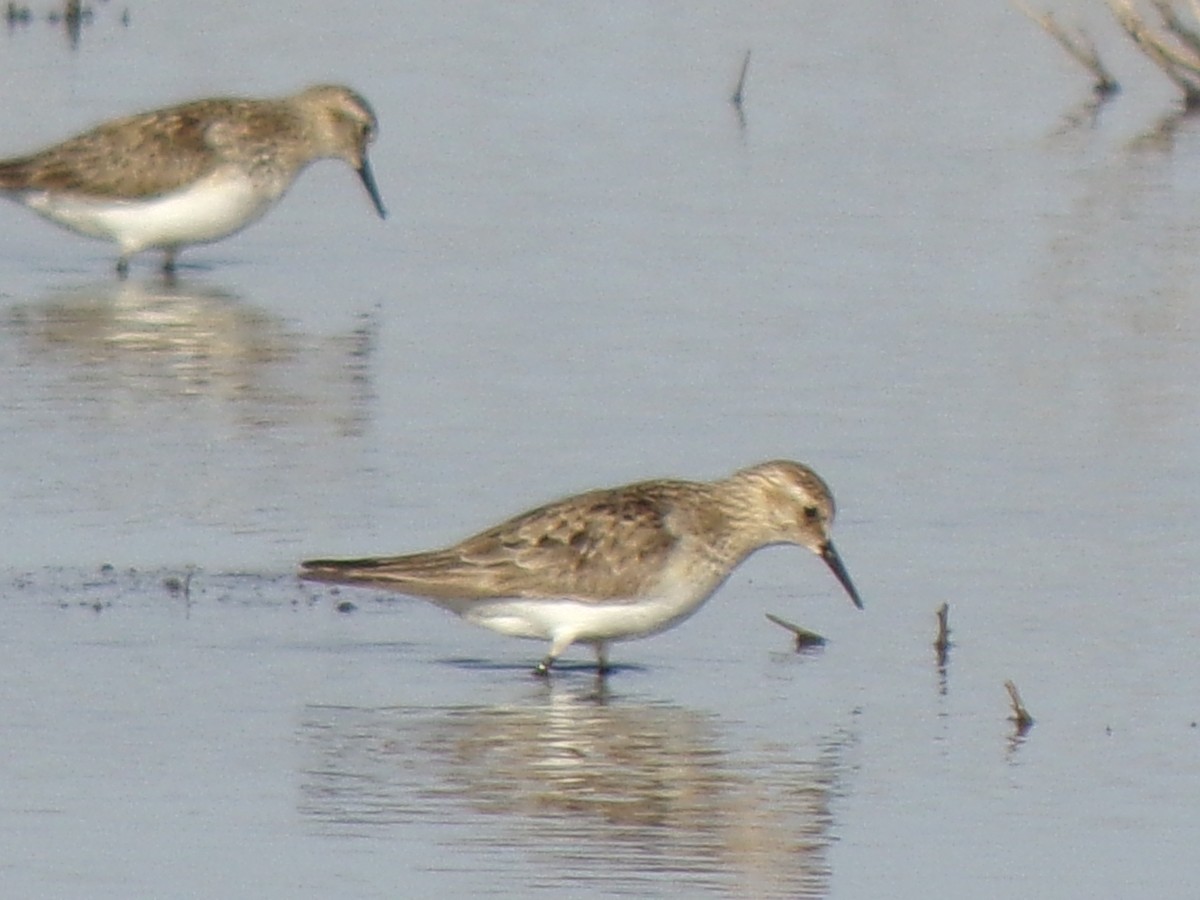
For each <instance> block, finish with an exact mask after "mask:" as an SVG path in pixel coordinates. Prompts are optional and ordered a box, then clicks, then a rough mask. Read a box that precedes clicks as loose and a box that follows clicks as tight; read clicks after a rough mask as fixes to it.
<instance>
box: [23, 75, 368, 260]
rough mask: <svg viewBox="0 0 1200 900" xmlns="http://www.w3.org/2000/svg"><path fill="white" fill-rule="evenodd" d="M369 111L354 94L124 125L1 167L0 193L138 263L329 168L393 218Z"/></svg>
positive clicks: (244, 215)
mask: <svg viewBox="0 0 1200 900" xmlns="http://www.w3.org/2000/svg"><path fill="white" fill-rule="evenodd" d="M376 130H377V122H376V119H375V113H374V112H372V110H371V107H370V105H369V104H368V103H367V101H366V100H364V99H363V98H362V97H360V96H359V95H358V94H356V93H355V92H354V91H352V90H350V89H349V88H346V87H339V86H332V85H322V86H318V87H310V88H308V89H307V90H304V91H301V92H300V93H298V94H294V95H292V96H290V97H283V98H281V99H274V100H249V99H238V98H229V97H222V98H213V99H208V100H196V101H194V102H191V103H184V104H182V105H180V106H172V107H168V108H166V109H159V110H154V111H152V112H146V113H141V114H139V115H135V116H129V117H128V118H123V119H114V120H112V121H110V122H105V123H104V124H102V125H99V126H97V127H96V128H93V129H92V130H91V131H87V132H84V133H83V134H80V135H77V136H75V137H73V138H70V139H68V140H66V141H63V142H62V143H61V144H55V145H54V146H53V147H47V148H46V149H44V150H41V151H39V152H37V153H33V154H30V155H29V156H20V157H15V158H12V159H7V160H0V194H3V195H5V196H7V197H8V198H9V199H12V200H15V201H17V202H18V203H22V204H24V205H25V206H27V207H29V208H30V209H32V210H33V211H34V212H36V213H38V214H39V215H41V216H43V217H45V218H47V219H49V220H50V221H52V222H54V223H56V224H58V225H62V226H63V227H64V228H69V229H70V230H72V231H76V232H78V233H80V234H85V235H89V236H91V237H97V238H102V239H105V240H110V241H114V242H116V244H117V246H118V247H119V248H120V257H119V259H118V262H117V272H118V274H120V275H122V276H123V275H125V273H126V272H127V271H128V269H129V259H130V257H131V256H133V254H135V253H137V252H139V251H141V250H147V249H152V248H156V249H160V250H163V251H165V253H166V259H165V262H164V266H163V268H164V270H165V271H167V272H170V271H172V270H173V268H174V266H175V257H176V255H177V254H178V252H179V250H180V248H181V247H184V246H187V245H188V244H204V243H209V242H211V241H216V240H220V239H221V238H223V237H227V236H229V235H231V234H233V233H234V232H236V231H239V230H241V229H242V228H244V227H246V226H247V225H249V224H250V223H251V222H254V221H256V220H257V219H259V218H261V217H262V216H263V215H264V214H265V213H266V212H267V210H269V209H270V208H271V207H272V206H273V205H274V204H275V203H276V202H277V201H278V200H279V199H280V197H282V196H283V194H284V192H286V191H287V189H288V187H290V186H291V184H292V182H293V181H294V180H295V179H296V176H297V175H299V174H300V172H302V171H303V170H304V169H305V168H306V167H307V166H308V165H309V164H310V163H312V162H314V161H315V160H318V159H341V160H344V161H345V162H346V163H348V164H349V165H350V166H351V167H352V168H353V169H354V170H355V171H356V172H357V173H358V176H359V178H361V179H362V183H363V185H364V186H365V187H366V189H367V193H368V194H370V196H371V201H372V202H373V203H374V204H375V209H376V211H377V212H378V213H379V215H380V217H384V216H386V215H387V213H386V211H385V209H384V207H383V201H382V199H381V198H380V196H379V190H378V188H377V187H376V186H375V178H374V176H373V174H372V172H371V167H370V165H369V163H368V161H367V145H368V144H369V143H370V142H371V141H372V140H373V139H374V137H375V132H376Z"/></svg>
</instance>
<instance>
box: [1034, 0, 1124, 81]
mask: <svg viewBox="0 0 1200 900" xmlns="http://www.w3.org/2000/svg"><path fill="white" fill-rule="evenodd" d="M1013 4H1014V5H1015V6H1016V7H1017V9H1019V10H1020V11H1021V12H1023V13H1024V14H1025V15H1026V16H1027V17H1029V19H1031V20H1032V21H1033V22H1034V23H1035V24H1037V25H1038V26H1039V27H1040V28H1041V29H1042V30H1043V31H1044V32H1046V34H1048V35H1050V37H1052V38H1054V40H1055V41H1057V42H1058V45H1059V46H1060V47H1062V48H1063V49H1064V50H1065V51H1067V55H1068V56H1070V57H1071V59H1073V60H1075V61H1076V62H1077V63H1079V64H1080V65H1081V66H1083V67H1084V68H1085V69H1087V70H1088V71H1089V72H1090V73H1091V74H1092V77H1093V78H1094V79H1095V82H1094V83H1093V84H1092V90H1093V91H1095V92H1096V94H1097V95H1099V96H1101V97H1109V96H1112V95H1113V94H1115V93H1117V91H1119V90H1121V85H1120V84H1119V83H1118V82H1117V80H1116V79H1115V78H1113V76H1112V74H1111V73H1110V72H1109V71H1108V68H1107V67H1106V66H1105V65H1104V63H1103V62H1102V61H1101V59H1100V53H1099V51H1098V50H1097V49H1096V45H1095V43H1093V41H1092V39H1091V38H1090V37H1088V35H1087V33H1086V32H1084V31H1083V30H1082V29H1080V30H1079V31H1078V33H1077V34H1071V33H1069V32H1068V31H1067V29H1066V28H1064V27H1063V26H1062V25H1061V24H1059V22H1058V20H1057V19H1055V18H1054V14H1053V13H1049V12H1045V13H1038V12H1035V11H1034V10H1033V9H1031V8H1030V7H1028V6H1026V5H1025V4H1024V3H1023V2H1022V0H1013Z"/></svg>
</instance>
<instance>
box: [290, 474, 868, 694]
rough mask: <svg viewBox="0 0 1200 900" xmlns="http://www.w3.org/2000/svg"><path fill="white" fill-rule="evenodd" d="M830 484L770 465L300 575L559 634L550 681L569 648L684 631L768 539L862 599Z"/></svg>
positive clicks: (591, 496) (535, 515)
mask: <svg viewBox="0 0 1200 900" xmlns="http://www.w3.org/2000/svg"><path fill="white" fill-rule="evenodd" d="M833 517H834V504H833V496H832V494H831V493H830V491H829V488H828V487H827V486H826V485H825V482H823V481H822V480H821V479H820V477H819V476H818V475H817V474H816V473H815V472H813V471H812V469H810V468H808V467H807V466H803V465H801V464H800V463H795V462H789V461H787V460H775V461H772V462H765V463H761V464H759V465H756V466H751V467H750V468H747V469H742V470H741V471H739V472H735V473H734V474H733V475H731V476H730V477H728V478H725V479H721V480H718V481H712V482H703V481H643V482H639V483H636V484H629V485H624V486H623V487H616V488H609V489H602V490H595V491H589V492H587V493H584V494H578V495H575V496H573V497H567V498H565V499H563V500H559V501H557V502H555V503H550V504H548V505H546V506H541V507H538V508H537V509H534V510H531V511H529V512H527V513H523V514H522V515H519V516H516V517H515V518H512V519H509V520H508V521H506V522H502V523H501V524H499V525H496V526H495V527H493V528H489V529H487V530H486V531H483V532H481V533H479V534H477V535H475V536H474V537H469V538H467V539H466V540H464V541H462V542H461V543H459V544H455V545H454V546H453V547H447V548H446V549H444V550H433V551H430V552H427V553H413V554H410V555H406V556H392V557H375V558H368V559H314V560H309V561H307V562H304V563H301V566H302V567H303V572H302V573H301V575H302V577H304V578H307V579H311V580H314V581H327V582H334V583H340V584H360V585H367V586H372V587H378V588H387V589H390V590H395V591H399V592H402V593H405V594H411V595H413V596H418V597H424V598H426V599H428V600H431V601H432V602H433V603H435V604H437V605H438V606H441V607H444V608H445V609H448V610H450V611H451V612H453V613H456V614H457V615H459V616H461V617H462V618H464V619H466V620H467V621H469V622H474V623H476V624H478V625H483V626H484V627H486V628H490V629H492V630H493V631H498V632H500V633H501V634H508V635H512V636H514V637H523V638H537V639H542V640H549V641H550V652H549V653H548V654H547V655H546V657H545V659H543V660H542V661H541V662H540V663H538V665H537V668H536V669H535V672H536V673H537V674H539V675H546V674H548V673H549V671H550V667H551V666H552V665H553V664H554V661H555V660H556V659H557V658H558V656H559V654H561V653H562V652H563V651H564V650H566V649H567V647H569V646H570V645H571V644H574V643H584V644H591V645H592V646H593V647H594V648H595V651H596V659H597V664H598V668H599V670H600V672H601V673H602V674H603V673H604V672H605V671H606V670H607V668H608V645H609V643H610V642H612V641H620V640H629V639H632V638H639V637H645V636H647V635H651V634H656V633H658V632H660V631H664V630H666V629H668V628H671V627H673V626H675V625H678V624H679V623H680V622H682V621H683V620H684V619H686V618H687V617H688V616H690V615H691V614H692V613H694V612H695V611H696V610H697V609H699V608H700V606H701V604H703V603H704V601H705V600H707V599H708V598H709V597H710V596H712V594H713V592H714V591H716V589H717V588H719V587H720V586H721V584H722V583H723V582H724V581H725V579H726V578H728V577H729V574H730V573H731V572H732V571H733V570H734V568H735V567H736V566H737V565H738V564H739V563H741V561H742V560H744V559H745V558H746V557H747V556H749V555H750V554H751V553H753V552H754V551H756V550H758V549H760V548H762V547H766V546H768V545H770V544H799V545H800V546H802V547H807V548H808V549H809V550H812V551H813V552H814V553H816V554H817V555H818V556H820V557H821V558H822V559H823V560H825V563H826V565H828V566H829V568H830V569H832V570H833V574H834V575H835V576H837V579H838V581H839V582H841V584H842V587H843V588H845V590H846V592H847V593H848V594H849V595H850V599H851V600H852V601H853V602H854V605H855V606H857V607H858V608H859V609H862V601H861V600H860V599H859V596H858V592H857V591H856V590H855V589H854V584H853V583H852V582H851V581H850V576H849V574H848V573H847V572H846V568H845V566H843V565H842V561H841V558H840V557H839V556H838V554H837V551H836V550H834V547H833V541H832V540H831V539H830V536H829V531H830V527H831V526H832V524H833Z"/></svg>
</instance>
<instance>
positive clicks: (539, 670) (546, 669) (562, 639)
mask: <svg viewBox="0 0 1200 900" xmlns="http://www.w3.org/2000/svg"><path fill="white" fill-rule="evenodd" d="M574 642H575V635H573V634H570V633H567V634H559V635H555V636H554V640H553V641H551V643H550V652H549V653H547V654H546V658H545V659H543V660H542V661H541V662H540V663H538V664H537V666H536V667H534V670H533V674H534V675H537V676H539V677H541V678H545V677H547V676H548V675H549V674H550V667H551V666H552V665H554V661H555V660H556V659H558V658H559V656H561V655H562V652H563V651H564V650H566V649H567V648H568V647H570V646H571V644H573V643H574Z"/></svg>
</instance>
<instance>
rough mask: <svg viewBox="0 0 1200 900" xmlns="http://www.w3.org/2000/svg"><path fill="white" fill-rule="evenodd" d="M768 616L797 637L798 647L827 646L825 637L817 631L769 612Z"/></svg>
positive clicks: (798, 648)
mask: <svg viewBox="0 0 1200 900" xmlns="http://www.w3.org/2000/svg"><path fill="white" fill-rule="evenodd" d="M766 615H767V618H768V619H770V620H771V621H772V622H774V623H775V624H776V625H778V626H779V627H780V628H786V629H787V630H788V631H790V632H791V633H792V634H793V636H795V638H796V649H797V650H803V649H805V648H806V647H823V646H825V638H823V637H821V635H819V634H817V633H816V632H815V631H809V630H808V629H807V628H801V627H800V626H799V625H795V624H793V623H791V622H789V621H788V620H787V619H781V618H779V616H773V615H771V614H770V613H767V614H766Z"/></svg>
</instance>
